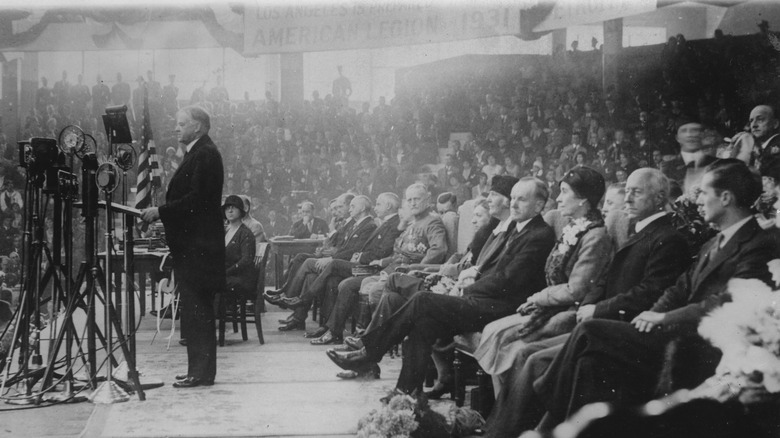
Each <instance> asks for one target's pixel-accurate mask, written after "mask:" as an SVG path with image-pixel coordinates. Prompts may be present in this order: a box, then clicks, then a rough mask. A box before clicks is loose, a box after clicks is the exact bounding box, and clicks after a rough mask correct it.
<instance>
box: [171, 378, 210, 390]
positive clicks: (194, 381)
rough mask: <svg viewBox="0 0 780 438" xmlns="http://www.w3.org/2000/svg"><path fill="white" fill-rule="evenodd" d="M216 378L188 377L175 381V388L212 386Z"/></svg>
mask: <svg viewBox="0 0 780 438" xmlns="http://www.w3.org/2000/svg"><path fill="white" fill-rule="evenodd" d="M213 384H214V379H202V378H200V377H187V378H186V379H184V380H178V381H176V382H173V387H174V388H194V387H196V386H211V385H213Z"/></svg>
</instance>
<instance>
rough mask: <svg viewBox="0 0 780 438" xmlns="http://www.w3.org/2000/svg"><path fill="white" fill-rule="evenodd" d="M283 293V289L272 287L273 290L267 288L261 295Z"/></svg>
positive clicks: (275, 295) (276, 295)
mask: <svg viewBox="0 0 780 438" xmlns="http://www.w3.org/2000/svg"><path fill="white" fill-rule="evenodd" d="M283 293H284V289H274V290H267V291H265V292H263V295H265V294H268V295H269V296H274V297H278V296H279V295H281V294H283Z"/></svg>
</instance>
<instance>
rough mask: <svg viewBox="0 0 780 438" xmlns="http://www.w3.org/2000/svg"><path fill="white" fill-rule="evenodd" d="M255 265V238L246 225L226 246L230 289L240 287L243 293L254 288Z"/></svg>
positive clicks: (226, 273)
mask: <svg viewBox="0 0 780 438" xmlns="http://www.w3.org/2000/svg"><path fill="white" fill-rule="evenodd" d="M254 265H255V236H254V234H252V232H251V231H250V230H249V227H247V226H246V225H244V224H241V226H240V227H238V231H236V234H234V235H233V238H232V239H230V242H228V244H227V245H226V246H225V276H226V283H227V286H228V288H231V287H236V286H237V287H240V288H241V290H243V291H250V290H252V289H253V288H254V285H255V281H256V280H257V272H256V271H255V269H254Z"/></svg>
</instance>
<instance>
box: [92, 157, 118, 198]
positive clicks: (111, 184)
mask: <svg viewBox="0 0 780 438" xmlns="http://www.w3.org/2000/svg"><path fill="white" fill-rule="evenodd" d="M119 180H120V174H119V168H118V167H117V166H116V165H115V164H114V163H111V162H108V163H103V164H101V165H100V166H99V167H98V169H97V173H96V174H95V184H97V186H98V187H100V189H101V190H103V191H104V192H113V191H114V190H116V188H117V187H118V186H119Z"/></svg>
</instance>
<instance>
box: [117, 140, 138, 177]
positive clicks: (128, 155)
mask: <svg viewBox="0 0 780 438" xmlns="http://www.w3.org/2000/svg"><path fill="white" fill-rule="evenodd" d="M115 160H116V165H117V166H119V168H120V169H122V170H125V171H127V170H130V169H132V168H133V167H134V166H135V162H136V153H135V149H134V148H133V146H131V145H129V144H121V145H119V146H117V148H116V156H115Z"/></svg>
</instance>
